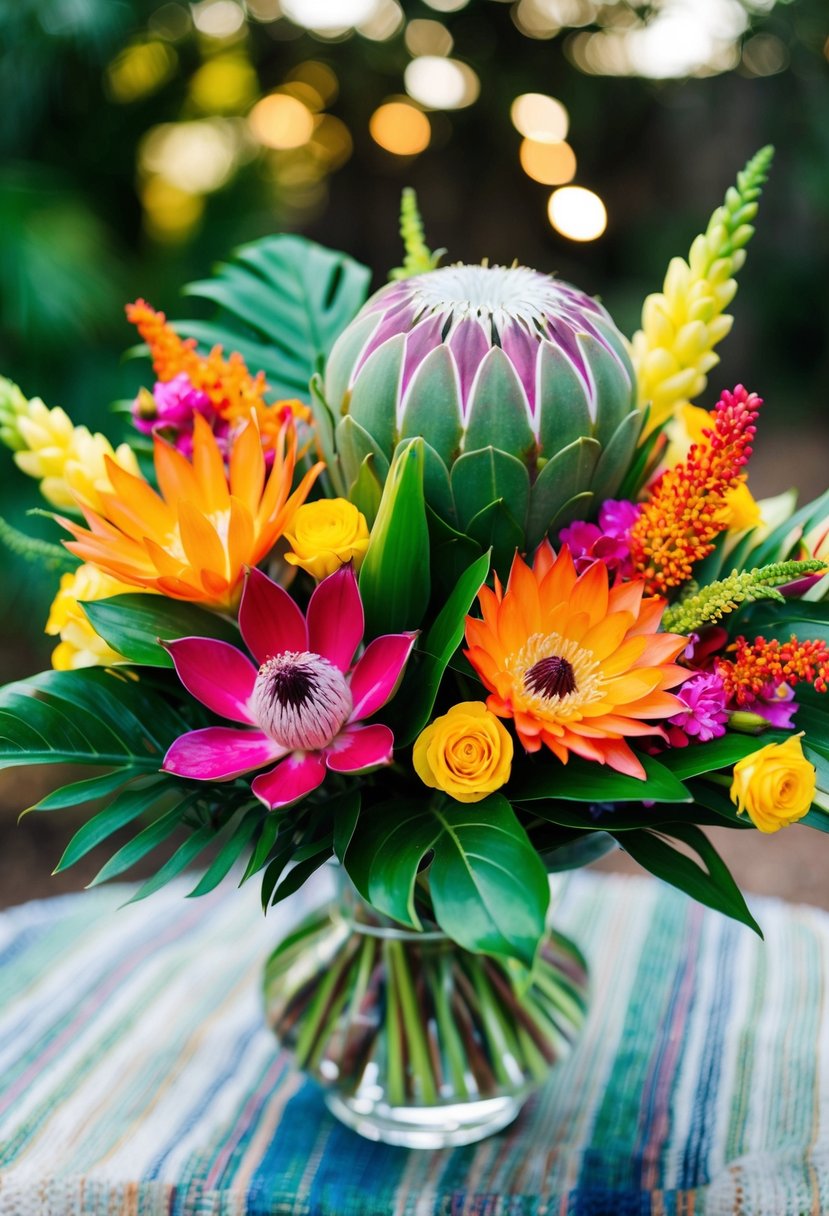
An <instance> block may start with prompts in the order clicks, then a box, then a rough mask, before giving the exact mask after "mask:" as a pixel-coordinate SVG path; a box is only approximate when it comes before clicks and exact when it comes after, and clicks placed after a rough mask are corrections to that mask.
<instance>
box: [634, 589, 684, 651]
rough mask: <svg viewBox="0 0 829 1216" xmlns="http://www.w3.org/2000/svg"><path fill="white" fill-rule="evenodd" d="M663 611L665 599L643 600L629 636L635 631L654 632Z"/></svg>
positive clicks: (635, 632)
mask: <svg viewBox="0 0 829 1216" xmlns="http://www.w3.org/2000/svg"><path fill="white" fill-rule="evenodd" d="M664 611H665V601H664V600H663V599H659V598H657V599H651V600H643V601H642V606H641V608H640V609H639V618H638V620H637V621H636V624H635V625H633V626H632V627H631V630H630V633H631V637H632V636H633V635H634V634H637V633H656V631H657V629H658V628H659V622H660V621H661V620H662V613H663V612H664ZM686 645H687V643H686Z"/></svg>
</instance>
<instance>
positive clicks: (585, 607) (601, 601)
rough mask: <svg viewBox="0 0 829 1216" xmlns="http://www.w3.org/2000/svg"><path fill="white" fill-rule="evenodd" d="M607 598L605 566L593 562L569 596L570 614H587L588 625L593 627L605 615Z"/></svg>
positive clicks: (580, 576) (601, 563) (577, 581)
mask: <svg viewBox="0 0 829 1216" xmlns="http://www.w3.org/2000/svg"><path fill="white" fill-rule="evenodd" d="M608 598H609V588H608V584H607V566H605V564H604V562H594V563H593V565H592V566H589V567H588V569H587V570H585V572H584V574H581V575H579V577H578V578H577V579H576V585H575V587H574V588H573V592H572V595H571V596H570V609H571V611H572V612H586V613H588V615H589V617H590V624H591V625H595V624H596V622H597V621H600V620H602V618H603V617H604V616H606V615H607V605H608Z"/></svg>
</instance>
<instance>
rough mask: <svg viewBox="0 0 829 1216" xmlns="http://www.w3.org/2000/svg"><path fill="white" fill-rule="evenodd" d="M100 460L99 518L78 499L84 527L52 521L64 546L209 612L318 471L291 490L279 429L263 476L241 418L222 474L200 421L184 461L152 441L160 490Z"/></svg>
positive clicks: (292, 443)
mask: <svg viewBox="0 0 829 1216" xmlns="http://www.w3.org/2000/svg"><path fill="white" fill-rule="evenodd" d="M107 459H108V464H107V470H108V473H109V477H110V480H111V483H112V493H110V494H104V493H102V494H101V500H102V503H103V508H102V511H101V513H100V514H99V513H98V512H96V511H93V510H91V509H90V508H89V507H86V506H84V505H83V504H82V503H81V504H80V506H81V509H82V510H83V513H84V516H85V517H86V522H87V523H88V525H89V529H88V530H87V529H86V528H83V527H81V526H80V525H78V524H74V523H72V522H71V521H70V520H66V519H62V520H60V522H61V523H62V524H63V526H64V527H65V528H66V529H67V530H68V531H69V532H71V533H72V535H73V536H74V538H75V539H74V540H73V541H68V542H66V547H67V549H69V550H70V551H71V552H72V553H75V554H77V555H78V557H80V558H82V559H83V560H84V561H88V562H92V563H93V564H94V565H96V566H97V567H98V568H99V569H101V570H104V571H105V572H106V573H108V574H111V575H113V576H114V577H115V578H118V579H121V580H122V581H123V582H125V583H131V584H133V585H134V586H136V587H144V588H148V589H152V590H155V591H160V592H161V593H162V594H163V595H167V596H170V597H171V598H172V599H177V600H192V601H194V602H196V603H203V604H208V605H212V606H215V607H217V608H229V607H231V606H232V605H233V604H234V603H235V601H236V599H237V598H238V593H239V591H240V590H241V584H242V578H243V575H244V571H245V567H246V566H255V565H256V564H257V562H259V561H261V560H262V558H263V557H264V556H265V554H266V553H267V552H268V551H269V550H270V549H271V548H272V547H273V545H274V543H275V542H276V540H277V539H278V538H279V537H280V536H281V535H282V531H283V529H284V527H285V525H286V524H287V523H288V521H289V519H290V518H291V516H292V515H293V513H294V511H295V510H296V508H297V507H298V506H300V505H301V504H302V503H303V502H304V501H305V498H306V497H307V495H308V491H309V490H310V488H311V486H312V485H313V483H314V481H315V480H316V477H317V475H318V473H319V471H320V469H321V468H322V465H321V464H317V465H315V466H314V467H313V468H312V469H310V470H309V471H308V472H307V473H306V474H305V476H304V477H303V478H302V480H301V482H300V483H299V486H298V487H297V489H296V490H295V491H294V492H293V494H292V493H291V485H292V482H293V476H294V467H295V464H296V432H295V430H294V428H293V426H288V427H285V428H284V429H283V431H282V433H281V435H280V438H279V441H278V443H277V446H276V448H275V452H274V461H273V467H272V468H271V471H270V474H269V475H268V476H267V479H266V475H265V473H266V470H265V457H264V455H263V453H262V445H261V443H260V441H259V435H258V433H257V430H256V426H255V424H254V423H253V422H249V423H247V424H246V425H245V426H244V427H243V428H242V429H241V430H240V431H239V432H238V434H237V435H236V436H235V437H234V438H233V439H232V441H231V447H230V453H229V458H228V465H229V471H228V472H227V473H226V472H225V465H224V460H223V458H222V453H221V450H220V449H219V445H218V443H217V442H216V438H215V436H214V435H213V432H212V431H211V429H210V426H209V425H208V423H207V422H205V420H204V419H203V418H200V417H197V418H196V420H195V430H194V433H193V460H192V462H191V461H189V460H188V459H187V458H186V457H185V456H183V455H182V454H181V452H178V451H176V449H175V448H173V447H171V446H170V444H168V443H166V442H165V441H164V440H163V439H160V438H158V437H156V439H155V471H156V477H157V479H158V485H159V487H160V489H161V494H160V495H159V494H157V493H156V491H155V490H154V489H153V488H152V487H151V486H150V484H149V483H148V482H147V481H146V480H145V479H144V478H143V477H140V476H135V475H133V474H132V473H127V472H125V470H124V469H121V468H119V467H118V465H116V464H115V462H114V461H112V460H109V458H107Z"/></svg>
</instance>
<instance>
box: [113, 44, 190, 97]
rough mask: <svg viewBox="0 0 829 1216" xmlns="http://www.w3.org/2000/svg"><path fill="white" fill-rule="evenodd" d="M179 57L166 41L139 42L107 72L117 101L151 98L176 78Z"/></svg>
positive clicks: (116, 59) (121, 53)
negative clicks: (156, 91)
mask: <svg viewBox="0 0 829 1216" xmlns="http://www.w3.org/2000/svg"><path fill="white" fill-rule="evenodd" d="M177 64H178V56H177V55H176V53H175V51H174V50H173V48H172V47H171V46H168V45H167V43H166V42H158V41H155V40H153V41H150V42H135V43H133V44H132V46H128V47H125V48H124V50H123V51H121V52H120V54H118V55H116V56H115V58H114V59H113V61H112V63H111V64H110V65H109V67H108V68H107V71H106V83H107V89H108V92H109V94H110V96H111V97H112V99H113V101H119V102H121V103H122V104H127V103H129V102H132V101H138V100H139V99H140V98H142V97H147V96H148V95H149V94H150V93H154V92H155V90H156V89H160V88H161V86H162V85H163V84H166V83H167V81H168V80H170V79H171V77H172V76H173V74H174V72H175V70H176V65H177Z"/></svg>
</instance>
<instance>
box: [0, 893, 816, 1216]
mask: <svg viewBox="0 0 829 1216" xmlns="http://www.w3.org/2000/svg"><path fill="white" fill-rule="evenodd" d="M253 885H254V884H250V890H248V888H244V889H243V890H242V891H241V892H238V891H235V890H229V891H227V892H220V893H218V894H214V895H213V896H210V897H208V898H207V899H200V900H189V901H186V900H184V899H183V898H182V895H183V892H184V890H186V888H182V887H181V886H173V887H171V888H168V889H167V890H165V891H164V892H162V893H161V894H159V895H157V896H155V897H153V898H152V899H150V900H148V901H147V902H146V903H142V904H138V905H133V906H131V907H127V908H124V909H122V910H118V906H119V905H120V904H121V903H122V902H123V900H124V898H125V894H128V890H129V889H128V888H125V887H120V888H118V887H115V888H109V889H106V888H104V889H97V890H94V891H90V892H88V893H86V894H84V895H80V896H69V897H62V898H59V899H53V900H48V901H45V902H41V903H34V904H29V905H26V906H25V907H21V908H16V909H13V910H11V911H10V912H6V913H4V914H3V915H2V916H0V1214H2V1216H35V1214H37V1216H47V1214H48V1216H87V1214H88V1216H92V1214H94V1216H157V1214H158V1216H160V1214H162V1213H163V1214H164V1216H191V1214H192V1216H248V1214H249V1216H272V1214H276V1213H279V1214H283V1213H284V1214H288V1213H295V1214H297V1216H300V1214H301V1216H386V1214H387V1213H389V1214H392V1213H393V1214H395V1216H472V1214H475V1216H554V1214H562V1216H563V1214H564V1213H568V1214H571V1216H576V1214H577V1216H603V1214H604V1213H608V1214H613V1216H626V1214H628V1213H629V1214H631V1216H633V1214H634V1213H635V1214H636V1216H643V1214H645V1213H685V1214H690V1213H705V1214H706V1216H708V1214H715V1213H716V1214H720V1213H729V1214H731V1213H743V1214H745V1216H797V1214H799V1213H804V1214H805V1213H810V1214H812V1213H814V1214H815V1216H819V1214H820V1213H827V1212H829V1053H827V1051H826V1050H825V1049H826V1045H827V1043H828V1042H829V1040H828V1039H827V1029H828V1028H827V1018H828V1017H829V1013H828V1012H827V1010H828V1008H829V1006H827V1001H826V998H825V994H824V987H825V979H826V976H827V965H828V964H829V917H828V916H827V915H826V914H824V913H821V912H818V911H815V910H812V909H808V908H793V907H789V906H786V905H784V904H781V903H777V902H775V901H770V900H759V899H758V900H754V901H752V902H753V907H754V910H755V912H756V914H757V916H758V919H759V920H760V922H761V923H762V925H763V926H764V929H765V932H766V939H767V940H766V944H765V945H763V944H762V943H760V942H759V941H758V940H756V939H755V938H754V937H753V935H752V934H751V933H750V932H749V931H748V930H747V929H744V928H742V927H740V926H737V925H734V924H732V923H731V922H729V921H727V920H725V919H724V918H722V917H720V916H717V915H715V914H714V913H708V912H705V911H703V910H702V909H700V908H699V907H697V906H695V905H693V904H692V903H690V902H689V901H688V900H686V899H684V898H683V897H681V896H680V895H678V894H676V893H675V892H673V891H672V890H671V889H669V888H667V887H664V886H662V885H661V884H658V883H656V882H653V881H650V880H648V879H641V880H640V879H629V878H620V877H606V876H596V875H590V874H576V875H574V876H572V877H570V878H568V879H567V880H566V881H565V882H563V883H562V884H559V887H558V895H557V916H558V923H559V924H560V925H561V926H562V928H563V929H564V930H565V931H566V932H567V933H569V934H571V935H572V936H573V937H575V939H576V940H577V941H579V942H580V943H581V944H582V945H583V947H584V948H585V951H586V953H587V955H588V957H589V959H590V961H591V964H592V967H593V976H594V985H595V991H594V1000H593V1005H592V1011H591V1015H590V1017H589V1020H588V1025H587V1029H586V1032H585V1034H584V1036H583V1038H582V1039H581V1041H580V1044H579V1047H578V1048H577V1050H576V1052H575V1054H574V1055H573V1057H572V1058H571V1060H569V1061H568V1063H567V1064H565V1065H563V1066H561V1067H559V1069H558V1070H557V1071H556V1072H555V1073H554V1074H553V1075H552V1077H551V1078H550V1081H549V1083H548V1084H547V1085H546V1086H545V1088H544V1089H543V1090H542V1091H541V1092H540V1093H539V1094H538V1095H537V1096H536V1097H535V1098H534V1099H533V1100H531V1101H530V1102H529V1103H528V1105H527V1106H526V1108H525V1110H524V1112H523V1114H522V1116H521V1117H520V1118H519V1120H518V1122H517V1123H516V1124H514V1125H513V1127H512V1128H511V1129H509V1130H508V1131H506V1132H504V1133H502V1134H501V1135H499V1136H496V1137H494V1138H492V1139H490V1140H488V1141H485V1142H484V1143H482V1144H479V1145H476V1146H472V1147H469V1148H462V1149H454V1150H445V1151H442V1152H433V1153H428V1152H407V1151H405V1150H403V1149H395V1148H387V1147H385V1146H383V1145H375V1144H371V1143H369V1142H368V1141H365V1140H362V1139H360V1138H359V1137H357V1136H355V1135H354V1134H353V1133H351V1132H349V1131H347V1130H346V1129H345V1128H342V1127H340V1126H339V1125H338V1124H337V1123H335V1122H334V1120H333V1119H332V1118H331V1117H330V1116H329V1115H328V1114H327V1112H326V1110H325V1107H324V1105H323V1102H322V1098H321V1096H320V1093H319V1091H318V1090H317V1089H316V1088H315V1087H314V1086H313V1085H312V1084H310V1083H304V1082H303V1080H302V1079H301V1078H300V1076H299V1075H298V1074H297V1073H296V1072H295V1071H294V1070H293V1069H292V1068H291V1066H290V1063H289V1062H288V1060H287V1059H286V1058H285V1057H284V1056H283V1055H282V1054H280V1052H279V1051H278V1050H277V1049H276V1047H275V1045H274V1042H273V1040H272V1038H271V1036H270V1035H269V1033H268V1032H267V1031H266V1030H265V1029H264V1028H263V1024H262V1015H261V1008H260V998H259V987H258V981H259V974H260V969H261V966H262V963H263V960H264V957H265V956H266V954H267V952H268V950H269V948H270V947H271V945H272V944H273V942H274V941H275V939H276V937H277V935H278V934H279V933H280V932H281V931H282V930H283V929H284V927H285V924H286V923H287V920H288V918H289V917H296V916H297V915H298V914H299V912H300V911H301V910H302V909H301V908H300V906H299V905H298V904H295V905H294V906H293V907H291V908H288V909H284V910H280V911H278V912H277V913H276V915H273V914H271V915H270V916H269V917H268V919H267V920H263V918H262V916H261V913H260V911H259V908H258V905H257V900H256V896H257V892H256V891H255V890H253Z"/></svg>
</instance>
